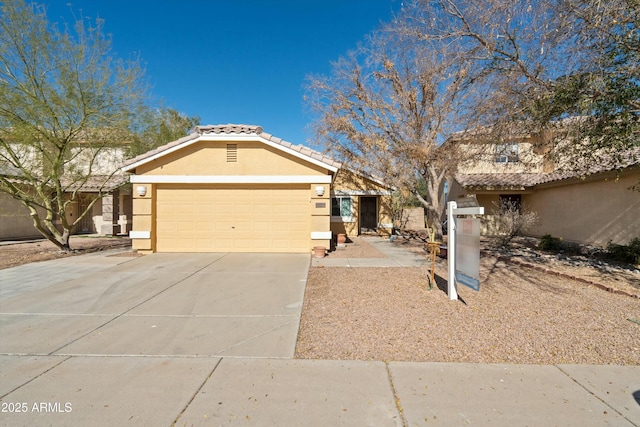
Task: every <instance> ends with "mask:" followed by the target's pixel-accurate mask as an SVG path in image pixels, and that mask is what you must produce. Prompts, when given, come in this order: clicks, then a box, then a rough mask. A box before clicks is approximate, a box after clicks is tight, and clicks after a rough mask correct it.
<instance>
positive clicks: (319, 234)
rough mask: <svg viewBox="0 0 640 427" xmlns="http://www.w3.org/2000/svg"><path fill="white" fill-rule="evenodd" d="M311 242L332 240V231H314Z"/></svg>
mask: <svg viewBox="0 0 640 427" xmlns="http://www.w3.org/2000/svg"><path fill="white" fill-rule="evenodd" d="M311 240H331V232H330V231H312V232H311Z"/></svg>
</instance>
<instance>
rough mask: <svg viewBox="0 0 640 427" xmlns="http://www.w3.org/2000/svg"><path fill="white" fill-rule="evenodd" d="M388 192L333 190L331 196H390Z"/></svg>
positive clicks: (390, 192) (390, 193)
mask: <svg viewBox="0 0 640 427" xmlns="http://www.w3.org/2000/svg"><path fill="white" fill-rule="evenodd" d="M392 194H393V192H392V191H390V190H334V191H332V192H331V195H332V196H391V195H392Z"/></svg>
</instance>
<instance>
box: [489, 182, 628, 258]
mask: <svg viewBox="0 0 640 427" xmlns="http://www.w3.org/2000/svg"><path fill="white" fill-rule="evenodd" d="M639 182H640V172H638V171H637V170H636V171H635V172H633V173H627V174H625V175H624V176H621V177H619V178H617V179H616V177H615V175H614V174H598V175H597V176H592V177H589V178H588V179H586V180H584V181H581V180H565V181H560V182H556V183H552V184H546V185H544V186H537V187H536V188H534V189H532V190H528V191H526V192H522V193H521V194H522V203H523V206H524V208H525V209H527V210H530V211H533V212H536V213H537V214H538V217H539V222H538V224H537V225H536V226H534V227H532V228H531V229H530V230H528V231H527V233H526V234H527V235H530V236H534V237H541V236H543V235H545V234H550V235H552V236H554V237H561V238H562V239H564V240H567V241H573V242H580V243H587V244H595V245H601V246H604V245H606V244H607V243H608V242H609V241H612V242H613V243H618V244H626V243H628V242H629V240H631V239H633V238H634V237H640V192H639V191H634V190H632V189H630V187H632V186H634V185H636V184H638V183H639ZM500 194H517V193H516V192H509V191H506V190H504V191H502V192H500ZM477 198H478V203H479V204H480V205H481V206H484V207H485V209H486V212H487V215H485V217H486V220H488V221H490V220H491V216H492V214H493V213H494V212H495V208H496V206H497V203H498V200H499V194H497V193H493V194H486V193H485V194H481V193H479V194H477Z"/></svg>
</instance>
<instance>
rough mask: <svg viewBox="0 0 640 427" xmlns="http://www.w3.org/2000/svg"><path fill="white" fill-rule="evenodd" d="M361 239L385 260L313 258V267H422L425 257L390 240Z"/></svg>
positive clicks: (424, 263)
mask: <svg viewBox="0 0 640 427" xmlns="http://www.w3.org/2000/svg"><path fill="white" fill-rule="evenodd" d="M359 239H361V240H362V241H364V242H366V243H367V244H369V245H371V246H373V247H374V248H375V249H377V250H378V251H380V252H381V253H382V254H383V255H384V258H331V257H327V258H313V259H312V260H311V265H312V266H313V267H422V266H425V265H426V253H425V255H421V254H417V253H414V252H410V251H408V250H406V249H403V248H401V247H398V246H395V245H394V244H393V243H391V242H390V241H389V239H388V238H383V237H378V236H360V237H359Z"/></svg>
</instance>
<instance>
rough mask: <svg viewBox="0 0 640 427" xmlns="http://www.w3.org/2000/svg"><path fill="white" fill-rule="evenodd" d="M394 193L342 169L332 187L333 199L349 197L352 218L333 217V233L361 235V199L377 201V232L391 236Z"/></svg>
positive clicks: (373, 181)
mask: <svg viewBox="0 0 640 427" xmlns="http://www.w3.org/2000/svg"><path fill="white" fill-rule="evenodd" d="M391 195H392V191H391V189H390V188H389V186H387V185H385V184H383V183H382V182H378V181H377V180H375V179H373V178H371V179H370V178H367V177H364V176H362V175H360V174H357V173H355V172H353V171H350V170H348V169H345V168H343V169H340V170H339V171H338V172H337V175H336V177H335V179H334V182H333V185H332V191H331V196H332V197H349V198H350V199H351V207H352V209H351V210H352V212H351V216H350V217H338V216H331V232H332V233H333V234H334V235H335V234H339V233H344V234H346V235H348V236H357V235H358V234H360V220H361V215H360V214H361V210H360V208H361V198H362V197H376V199H377V215H378V218H377V231H378V233H380V234H391V232H392V231H393V220H392V210H391V206H392V204H391Z"/></svg>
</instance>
